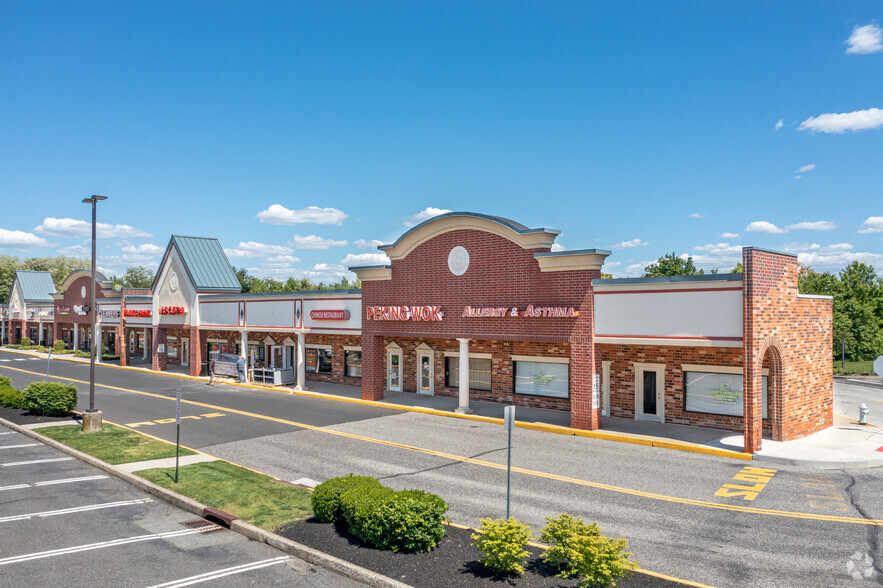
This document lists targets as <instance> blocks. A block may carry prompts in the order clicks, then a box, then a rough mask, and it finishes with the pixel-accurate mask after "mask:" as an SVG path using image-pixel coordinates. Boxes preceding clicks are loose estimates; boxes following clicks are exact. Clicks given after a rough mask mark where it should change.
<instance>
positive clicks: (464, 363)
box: [457, 339, 472, 414]
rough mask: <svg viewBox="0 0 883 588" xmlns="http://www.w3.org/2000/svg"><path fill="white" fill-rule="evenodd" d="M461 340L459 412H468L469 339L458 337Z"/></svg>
mask: <svg viewBox="0 0 883 588" xmlns="http://www.w3.org/2000/svg"><path fill="white" fill-rule="evenodd" d="M457 341H459V342H460V406H458V407H457V412H459V413H462V414H468V413H470V412H472V409H471V408H469V339H457Z"/></svg>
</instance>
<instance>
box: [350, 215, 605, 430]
mask: <svg viewBox="0 0 883 588" xmlns="http://www.w3.org/2000/svg"><path fill="white" fill-rule="evenodd" d="M457 245H461V246H463V247H466V249H467V251H468V252H469V269H468V270H467V271H466V273H465V274H463V275H462V276H455V275H454V274H453V273H451V271H450V270H449V269H448V254H449V253H450V251H451V249H453V248H454V247H456V246H457ZM548 251H549V249H545V248H543V249H523V248H522V247H520V246H519V245H517V244H515V243H513V242H512V241H509V240H508V239H506V238H504V237H501V236H499V235H496V234H493V233H489V232H485V231H480V230H473V229H468V230H467V229H464V230H454V231H450V232H446V233H442V234H440V235H438V236H435V237H433V238H431V239H428V240H427V241H425V242H423V243H421V244H419V245H418V246H416V247H415V248H414V249H413V250H412V251H411V252H409V253H408V255H407V256H406V257H405V258H403V259H398V260H394V261H392V263H391V265H392V268H391V271H392V279H391V280H378V281H366V282H363V283H362V334H363V336H373V335H377V336H384V337H386V338H387V339H389V338H401V339H403V340H404V342H405V345H403V349H404V348H405V347H408V349H406V350H405V353H404V357H403V359H404V361H405V363H404V366H403V369H404V373H403V376H404V380H403V385H404V389H405V390H414V389H416V383H415V377H416V356H415V355H414V353H413V347H414V346H415V345H414V344H412V343H414V342H416V341H418V340H419V341H423V340H426V341H429V340H432V341H435V342H436V344H435V345H432V344H431V343H430V346H432V347H433V348H434V349H436V353H437V354H438V353H439V352H441V353H443V351H444V349H450V350H454V349H457V350H459V345H458V343H457V341H456V339H457V338H469V339H473V340H474V341H472V342H470V348H471V349H475V350H477V351H478V350H480V349H481V348H483V347H487V348H491V349H495V350H496V349H499V350H500V357H499V359H497V355H498V354H497V353H495V363H494V377H495V378H496V379H499V381H500V384H499V385H497V384H494V390H492V391H491V393H490V394H488V393H481V392H478V391H474V392H472V393H471V394H470V398H474V399H477V400H481V399H494V400H497V401H503V402H516V403H518V404H527V405H532V406H533V405H536V406H549V407H555V408H563V409H569V408H571V404H572V403H573V402H576V403H577V404H574V405H573V408H574V410H573V411H572V414H571V420H572V424H573V425H574V426H578V427H583V428H595V427H597V426H598V411H594V413H592V414H586V411H588V412H590V413H591V412H592V411H591V386H592V375H593V374H594V373H598V372H597V371H598V370H599V369H600V364H599V363H598V361H597V358H595V357H594V349H593V342H594V332H593V328H592V314H593V310H592V303H593V300H592V280H593V279H596V278H600V276H601V273H600V271H599V270H577V271H560V272H541V271H540V267H539V263H538V262H537V260H536V259H535V258H534V254H535V253H540V252H548ZM413 305H433V306H441V307H442V309H443V310H444V313H445V315H444V318H443V320H441V321H431V322H427V321H389V320H384V321H377V320H370V321H369V320H367V309H368V308H369V307H371V306H413ZM528 305H534V306H550V307H573V308H575V309H576V310H577V311H578V313H579V315H578V316H576V317H571V318H540V317H524V316H517V317H513V316H508V313H507V316H502V317H497V318H488V317H485V318H473V317H463V316H462V315H463V310H464V308H465V307H466V306H473V307H501V308H509V309H511V308H513V307H517V308H518V309H519V311H520V312H523V311H524V309H525V308H526V307H527V306H528ZM409 340H411V341H410V342H409ZM503 342H511V344H512V347H511V348H504V347H503ZM523 343H524V344H526V343H549V344H551V343H557V344H562V345H563V346H564V347H566V348H567V351H566V353H567V354H570V353H571V351H572V350H573V347H572V346H579V348H580V352H579V355H578V356H576V355H574V356H573V357H571V366H572V369H571V374H570V399H567V400H566V401H562V400H561V399H547V398H542V399H540V398H532V399H527V398H520V397H515V396H514V395H513V394H512V386H513V384H512V381H511V378H509V379H508V382H504V379H505V378H504V377H503V373H504V371H505V370H506V369H508V370H511V361H510V360H509V355H511V354H512V353H516V354H520V353H519V352H517V351H511V350H509V349H514V348H515V346H516V345H519V344H523ZM400 345H401V343H400ZM495 346H496V348H495ZM439 350H441V351H439ZM538 353H539V354H542V353H543V351H540V352H538ZM526 354H531V353H526ZM385 358H386V354H385V351H384V352H383V359H382V361H383V362H384V364H383V371H385V361H386V359H385ZM435 362H436V364H435V365H436V378H442V383H443V378H444V360H443V355H442V356H437V357H436V359H435ZM504 365H508V367H503V366H504ZM372 373H374V372H373V371H372ZM498 375H499V376H500V377H497V376H498ZM378 386H383V387H384V388H385V380H383V381H382V382H379V383H378V382H372V383H371V389H370V390H368V389H367V388H366V389H365V390H364V391H363V396H364V397H366V398H367V397H369V396H370V397H373V396H376V390H375V388H377V387H378ZM498 386H499V387H498ZM436 390H437V392H436V393H437V394H440V395H447V394H451V395H454V396H456V394H454V393H453V392H454V391H453V390H451V389H445V388H444V386H439V385H438V381H437V382H436Z"/></svg>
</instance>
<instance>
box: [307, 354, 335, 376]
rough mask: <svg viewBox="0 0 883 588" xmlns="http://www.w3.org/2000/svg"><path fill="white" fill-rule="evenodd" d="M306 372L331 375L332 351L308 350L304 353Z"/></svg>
mask: <svg viewBox="0 0 883 588" xmlns="http://www.w3.org/2000/svg"><path fill="white" fill-rule="evenodd" d="M304 359H305V360H306V362H305V363H306V371H308V372H313V373H317V374H330V373H331V350H330V349H307V350H306V351H305V352H304Z"/></svg>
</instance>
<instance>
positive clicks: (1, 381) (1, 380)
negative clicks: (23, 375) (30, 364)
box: [0, 376, 12, 388]
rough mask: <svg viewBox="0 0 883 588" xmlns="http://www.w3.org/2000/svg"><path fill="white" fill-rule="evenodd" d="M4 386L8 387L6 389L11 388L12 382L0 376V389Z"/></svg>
mask: <svg viewBox="0 0 883 588" xmlns="http://www.w3.org/2000/svg"><path fill="white" fill-rule="evenodd" d="M4 386H8V387H10V388H12V380H10V379H9V378H8V377H6V376H0V388H2V387H4Z"/></svg>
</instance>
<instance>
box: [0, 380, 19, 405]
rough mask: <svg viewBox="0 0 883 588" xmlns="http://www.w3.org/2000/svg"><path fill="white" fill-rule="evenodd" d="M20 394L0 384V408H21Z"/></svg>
mask: <svg viewBox="0 0 883 588" xmlns="http://www.w3.org/2000/svg"><path fill="white" fill-rule="evenodd" d="M6 379H7V380H8V379H9V378H6ZM22 400H23V398H22V393H21V392H20V391H18V390H16V389H15V388H13V387H12V386H4V385H2V384H0V406H8V407H9V408H23V407H22Z"/></svg>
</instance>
